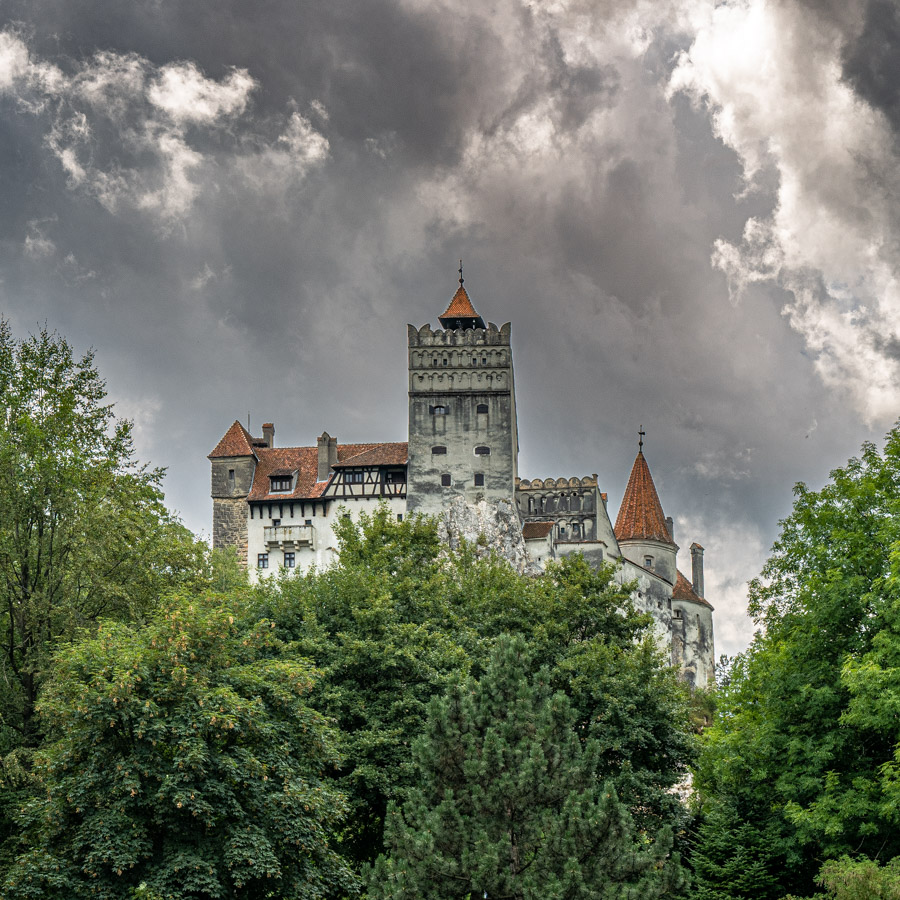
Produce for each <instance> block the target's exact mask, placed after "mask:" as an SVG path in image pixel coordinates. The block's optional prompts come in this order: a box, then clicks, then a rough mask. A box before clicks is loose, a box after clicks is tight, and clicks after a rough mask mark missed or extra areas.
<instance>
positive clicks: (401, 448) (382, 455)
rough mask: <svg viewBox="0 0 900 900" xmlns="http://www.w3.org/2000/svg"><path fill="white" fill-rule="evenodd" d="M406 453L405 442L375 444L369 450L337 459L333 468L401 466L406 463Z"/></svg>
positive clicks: (407, 446) (406, 445)
mask: <svg viewBox="0 0 900 900" xmlns="http://www.w3.org/2000/svg"><path fill="white" fill-rule="evenodd" d="M408 455H409V445H408V444H406V443H397V444H375V445H374V446H372V447H371V448H370V449H369V450H364V451H363V452H362V453H357V454H356V456H347V457H345V458H343V459H338V462H337V464H336V465H335V468H340V467H341V466H402V465H406V458H407V456H408ZM338 456H340V453H338Z"/></svg>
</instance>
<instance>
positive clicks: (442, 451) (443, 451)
mask: <svg viewBox="0 0 900 900" xmlns="http://www.w3.org/2000/svg"><path fill="white" fill-rule="evenodd" d="M431 454H432V456H446V455H447V448H446V447H432V448H431Z"/></svg>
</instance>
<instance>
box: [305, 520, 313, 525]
mask: <svg viewBox="0 0 900 900" xmlns="http://www.w3.org/2000/svg"><path fill="white" fill-rule="evenodd" d="M303 524H304V525H312V519H304V520H303Z"/></svg>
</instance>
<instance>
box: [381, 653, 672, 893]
mask: <svg viewBox="0 0 900 900" xmlns="http://www.w3.org/2000/svg"><path fill="white" fill-rule="evenodd" d="M532 672H533V664H532V662H531V660H530V659H529V658H528V653H527V650H526V645H525V642H524V641H522V640H521V639H518V638H516V639H509V638H503V639H501V640H500V641H499V642H498V643H497V645H496V647H495V649H494V651H493V652H492V654H491V658H490V662H489V663H488V666H487V669H486V671H485V672H484V674H483V675H482V676H481V678H480V679H478V680H474V679H472V678H468V679H465V680H462V681H457V682H454V683H453V684H452V685H451V686H450V688H449V690H448V691H447V693H446V695H445V696H443V697H435V698H434V699H433V700H432V701H431V702H430V704H429V706H428V718H427V720H426V723H425V732H424V735H423V736H422V737H421V738H419V739H418V740H417V742H416V744H415V747H414V754H413V756H414V764H415V775H416V779H415V787H414V788H412V789H411V790H410V791H409V792H408V794H407V798H406V800H405V802H404V804H403V806H402V809H401V808H399V807H397V806H395V805H392V806H391V808H390V810H389V814H388V820H387V828H386V845H387V848H388V851H389V853H388V855H386V856H382V857H380V858H379V859H378V862H377V864H376V866H375V868H374V870H373V871H372V872H371V873H370V877H369V885H370V890H369V896H370V897H372V898H373V900H375V898H384V900H418V898H421V897H429V898H434V900H440V898H446V900H455V898H459V897H465V896H471V897H494V898H509V900H539V898H540V900H563V898H571V900H578V898H598V897H603V898H605V900H618V898H621V900H626V898H627V900H651V898H658V897H662V896H671V893H670V892H671V891H674V890H675V889H677V888H678V887H679V886H680V884H681V882H682V876H681V871H680V867H679V864H678V860H677V858H669V851H670V849H671V844H672V836H671V829H668V828H664V829H662V831H661V833H660V834H659V835H656V836H655V839H652V836H650V835H646V834H644V835H642V836H638V835H637V834H636V832H635V829H634V827H633V825H632V823H631V818H630V816H629V814H628V811H627V810H626V809H625V807H624V806H623V805H622V804H621V803H620V802H619V800H618V798H617V797H616V793H615V790H614V788H613V787H612V785H611V784H610V783H609V782H607V783H606V784H605V785H604V784H603V783H602V782H601V781H600V779H599V778H598V772H599V769H600V767H601V766H600V759H601V748H600V746H599V745H598V744H597V743H596V742H595V741H594V740H593V739H590V738H589V739H588V740H586V741H585V742H584V743H582V742H581V741H580V740H579V737H578V734H577V732H576V730H575V727H574V726H575V719H576V716H575V711H574V709H573V707H572V703H571V702H570V700H569V698H568V697H566V695H565V694H563V693H561V692H556V693H553V691H552V688H551V686H550V684H551V678H550V673H549V670H548V669H547V668H542V669H541V670H540V671H539V672H538V673H537V674H536V675H532Z"/></svg>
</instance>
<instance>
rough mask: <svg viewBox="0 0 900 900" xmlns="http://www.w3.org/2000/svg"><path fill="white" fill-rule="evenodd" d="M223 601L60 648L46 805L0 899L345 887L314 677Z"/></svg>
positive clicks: (224, 894) (43, 773)
mask: <svg viewBox="0 0 900 900" xmlns="http://www.w3.org/2000/svg"><path fill="white" fill-rule="evenodd" d="M290 649H291V648H288V647H285V646H283V645H282V643H281V642H280V641H279V640H278V639H277V638H276V637H275V634H274V628H273V627H272V624H271V623H269V622H265V621H261V620H259V621H252V622H248V621H247V618H246V613H245V610H243V609H242V608H241V607H240V606H239V605H238V604H235V603H229V602H225V601H223V600H222V599H221V598H212V599H208V600H202V599H199V598H194V599H193V600H191V601H181V602H173V603H171V604H167V605H166V607H165V608H164V610H163V611H161V612H160V613H158V614H157V615H155V616H154V617H153V618H152V619H151V621H150V622H148V623H147V624H146V625H145V626H143V627H141V628H135V627H131V626H127V625H123V624H119V623H114V622H110V623H104V624H103V625H102V627H101V628H100V630H99V633H98V634H97V636H96V637H92V638H88V639H85V640H83V641H81V642H78V643H77V644H74V645H72V646H70V647H66V648H64V649H62V650H61V651H60V652H59V653H58V654H57V657H56V665H55V672H54V678H53V680H52V681H51V682H50V683H49V684H48V685H47V687H46V689H45V690H44V692H43V695H42V698H41V701H40V704H39V709H40V713H41V717H42V721H43V722H44V724H45V727H46V729H47V731H48V740H47V742H46V744H45V746H44V748H43V749H42V751H41V752H40V753H39V754H38V757H37V776H38V777H39V778H40V782H41V785H42V789H43V791H42V795H41V796H40V797H39V798H38V799H35V800H33V801H32V802H31V803H30V804H28V806H27V807H26V809H25V810H24V813H23V815H22V817H21V818H22V824H23V825H24V827H25V829H26V837H27V843H28V847H29V849H26V851H25V852H24V853H23V854H22V855H21V856H20V857H19V858H18V859H17V861H16V863H15V865H14V866H13V868H12V870H11V872H10V874H9V877H8V879H7V883H6V886H5V891H4V894H3V896H5V897H9V898H11V900H15V898H22V900H25V898H35V900H37V898H41V900H52V898H59V900H63V898H65V900H69V898H72V900H76V898H80V897H85V898H87V897H92V898H109V900H112V898H120V897H123V896H128V895H130V893H131V889H134V888H137V887H139V886H141V885H144V886H145V889H146V891H147V892H148V893H149V895H150V896H153V897H158V898H161V900H162V898H165V900H187V898H202V897H210V898H212V897H215V898H228V897H246V898H253V897H260V898H262V897H270V896H273V893H272V892H275V896H278V897H279V898H284V900H289V898H297V900H300V898H302V900H307V898H317V897H322V896H325V895H326V893H327V892H330V891H332V890H335V889H338V890H339V891H344V892H349V891H351V890H352V888H353V885H354V879H353V877H352V875H351V873H350V872H349V871H348V869H347V868H346V866H345V865H344V863H343V862H342V861H341V859H340V857H339V856H338V855H337V854H336V852H335V851H334V849H333V848H332V847H331V846H330V843H329V836H330V834H331V832H332V831H333V829H334V827H335V826H336V824H337V823H338V822H339V820H340V817H341V815H342V812H343V808H344V807H343V802H342V799H341V797H340V796H339V795H338V794H337V793H336V792H335V791H334V790H333V789H332V788H331V787H330V782H328V781H326V780H324V778H323V774H324V772H325V770H326V769H327V768H329V767H332V766H333V765H334V764H335V763H336V761H337V757H336V754H335V750H334V740H333V734H332V733H331V731H330V729H328V728H327V726H326V724H325V722H324V720H323V719H322V717H321V716H320V715H319V714H318V713H316V712H313V711H312V710H311V709H310V707H309V705H308V695H309V693H310V691H311V690H312V688H313V684H314V681H315V676H316V673H315V670H314V669H313V668H312V667H311V666H310V664H308V663H307V662H304V661H302V660H300V659H297V658H295V657H294V655H293V654H292V653H291V652H290Z"/></svg>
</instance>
